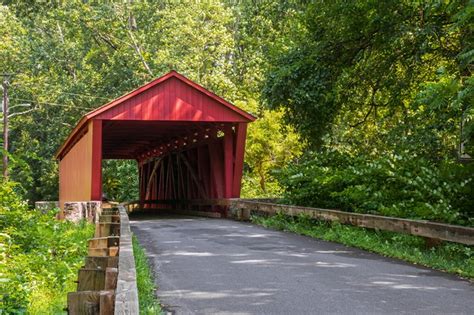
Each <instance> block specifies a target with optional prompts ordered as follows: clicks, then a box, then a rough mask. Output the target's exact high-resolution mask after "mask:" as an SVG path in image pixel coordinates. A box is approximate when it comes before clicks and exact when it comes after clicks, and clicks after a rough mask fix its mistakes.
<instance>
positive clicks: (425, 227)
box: [230, 200, 474, 245]
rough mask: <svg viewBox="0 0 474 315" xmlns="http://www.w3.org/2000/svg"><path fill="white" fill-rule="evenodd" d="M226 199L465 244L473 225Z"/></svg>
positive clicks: (472, 240)
mask: <svg viewBox="0 0 474 315" xmlns="http://www.w3.org/2000/svg"><path fill="white" fill-rule="evenodd" d="M230 203H231V207H234V208H238V209H245V210H249V211H258V212H263V213H266V214H269V215H274V214H276V213H279V212H281V213H283V214H286V215H289V216H297V215H300V214H305V215H308V216H310V217H311V218H314V219H319V220H326V221H337V222H341V223H343V224H350V225H354V226H358V227H364V228H369V229H379V230H384V231H391V232H399V233H406V234H411V235H417V236H422V237H427V238H433V239H440V240H444V241H450V242H455V243H461V244H466V245H474V228H470V227H465V226H458V225H451V224H444V223H436V222H430V221H422V220H411V219H402V218H394V217H385V216H379V215H372V214H361V213H352V212H344V211H339V210H329V209H319V208H308V207H297V206H288V205H279V204H272V203H262V202H255V201H245V200H232V201H231V202H230Z"/></svg>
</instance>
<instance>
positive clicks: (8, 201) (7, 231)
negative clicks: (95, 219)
mask: <svg viewBox="0 0 474 315" xmlns="http://www.w3.org/2000/svg"><path fill="white" fill-rule="evenodd" d="M16 187H18V186H17V185H15V184H13V183H5V182H4V183H2V184H1V186H0V217H1V220H0V259H1V264H0V313H3V312H5V313H8V314H9V313H14V314H15V313H31V314H52V313H60V312H63V308H64V307H66V295H67V292H70V291H75V283H74V281H75V280H76V279H77V271H78V269H79V268H80V266H81V265H82V264H83V261H84V257H85V256H86V255H87V239H88V238H90V237H91V236H92V234H93V225H92V224H88V223H86V222H81V223H79V224H74V223H71V222H66V221H58V220H56V219H55V215H56V211H55V210H51V211H49V212H48V213H41V212H39V211H35V210H31V209H29V208H28V205H27V203H26V202H25V201H22V200H21V199H20V198H19V196H18V194H17V193H15V188H16Z"/></svg>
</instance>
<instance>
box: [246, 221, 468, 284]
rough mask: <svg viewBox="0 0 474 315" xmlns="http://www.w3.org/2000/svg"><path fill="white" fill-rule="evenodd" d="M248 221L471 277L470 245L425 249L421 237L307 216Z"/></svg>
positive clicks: (451, 245) (443, 245)
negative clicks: (319, 219)
mask: <svg viewBox="0 0 474 315" xmlns="http://www.w3.org/2000/svg"><path fill="white" fill-rule="evenodd" d="M252 221H253V222H255V223H257V224H260V225H263V226H265V227H270V228H274V229H278V230H285V231H291V232H295V233H298V234H302V235H307V236H310V237H314V238H319V239H323V240H327V241H333V242H338V243H342V244H345V245H348V246H354V247H359V248H362V249H365V250H368V251H372V252H375V253H379V254H382V255H384V256H388V257H394V258H399V259H403V260H406V261H409V262H412V263H415V264H418V265H423V266H427V267H430V268H434V269H440V270H443V271H447V272H450V273H455V274H458V275H460V276H463V277H467V278H471V279H473V278H474V248H473V247H472V246H464V245H461V244H454V243H448V242H445V243H443V244H441V245H439V246H436V247H433V248H429V247H427V246H426V244H425V241H424V239H423V238H421V237H417V236H412V235H406V234H399V233H392V232H385V231H375V230H369V229H364V228H358V227H353V226H349V225H342V224H340V223H337V222H335V223H330V222H324V221H318V220H314V219H311V218H309V217H307V216H299V217H289V216H285V215H283V214H277V215H275V216H272V217H268V218H265V217H253V218H252Z"/></svg>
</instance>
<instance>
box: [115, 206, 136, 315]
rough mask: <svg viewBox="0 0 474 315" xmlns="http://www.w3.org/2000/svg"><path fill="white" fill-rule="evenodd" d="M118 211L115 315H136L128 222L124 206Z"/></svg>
mask: <svg viewBox="0 0 474 315" xmlns="http://www.w3.org/2000/svg"><path fill="white" fill-rule="evenodd" d="M118 209H119V215H120V255H119V263H118V279H117V289H116V291H115V314H117V315H122V314H138V313H139V309H138V290H137V278H136V270H135V259H134V257H133V244H132V234H131V232H130V222H129V219H128V214H127V211H126V210H125V208H124V206H122V205H119V207H118Z"/></svg>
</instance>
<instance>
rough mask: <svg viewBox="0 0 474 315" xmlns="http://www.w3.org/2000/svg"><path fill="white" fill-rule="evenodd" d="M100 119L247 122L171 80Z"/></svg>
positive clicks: (202, 95) (102, 114) (185, 85)
mask: <svg viewBox="0 0 474 315" xmlns="http://www.w3.org/2000/svg"><path fill="white" fill-rule="evenodd" d="M96 119H110V120H145V121H146V120H160V121H200V122H247V121H248V120H247V119H246V118H244V117H242V115H240V114H239V113H236V112H235V111H233V110H231V109H229V108H227V107H224V106H222V104H220V103H219V102H217V101H216V100H214V99H211V98H209V97H208V96H207V95H205V94H204V93H202V92H201V91H199V90H196V89H194V88H193V87H191V86H189V85H188V84H186V83H184V82H182V81H181V80H179V79H177V78H174V77H171V78H170V79H168V80H166V81H165V82H163V83H161V84H159V85H155V86H154V87H152V88H150V89H149V90H146V91H144V92H142V93H140V94H138V95H136V96H135V97H133V98H130V99H128V100H126V101H124V102H123V103H121V104H120V105H118V106H116V107H113V108H111V109H109V110H107V111H105V112H103V113H101V114H100V115H98V116H96Z"/></svg>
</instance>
